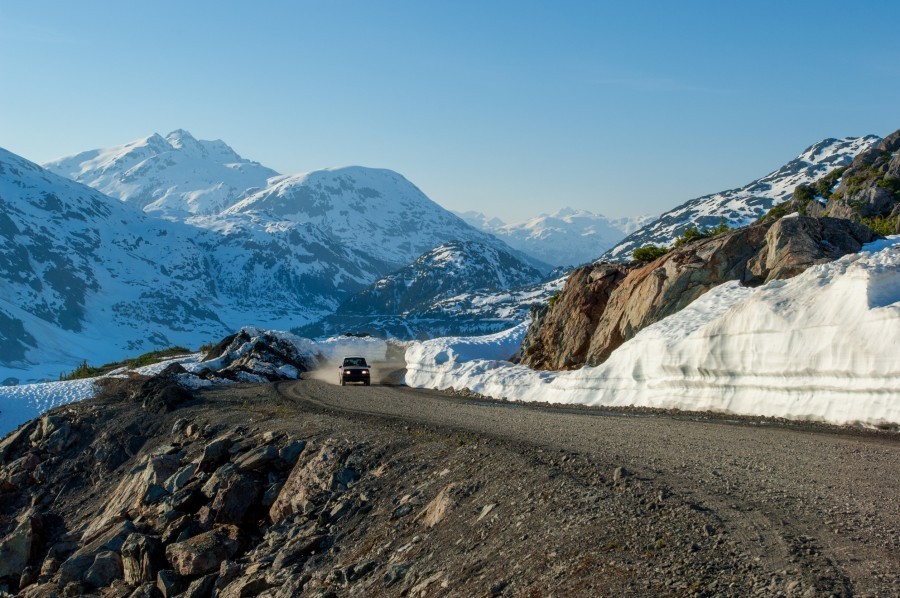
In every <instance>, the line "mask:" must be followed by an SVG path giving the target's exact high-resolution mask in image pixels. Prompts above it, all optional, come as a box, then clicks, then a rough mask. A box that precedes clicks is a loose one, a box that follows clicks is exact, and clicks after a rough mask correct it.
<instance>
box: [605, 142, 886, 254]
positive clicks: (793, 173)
mask: <svg viewBox="0 0 900 598" xmlns="http://www.w3.org/2000/svg"><path fill="white" fill-rule="evenodd" d="M879 141H881V138H880V137H878V136H877V135H866V136H865V137H846V138H844V139H825V140H824V141H820V142H819V143H816V144H815V145H812V146H810V147H808V148H807V149H806V150H804V151H803V153H801V154H800V155H799V156H797V157H796V158H794V159H793V160H791V161H790V162H788V163H787V164H785V165H784V166H782V167H781V168H779V169H778V170H776V171H774V172H771V173H769V174H767V175H766V176H764V177H762V178H760V179H757V180H755V181H753V182H751V183H748V184H746V185H744V186H743V187H739V188H737V189H730V190H728V191H722V192H720V193H713V194H711V195H704V196H703V197H698V198H696V199H692V200H690V201H687V202H685V203H683V204H681V205H679V206H678V207H676V208H673V209H671V210H669V211H668V212H665V213H664V214H662V215H661V216H660V217H659V218H657V219H655V220H653V221H651V222H649V223H647V224H646V225H644V226H642V227H640V228H638V229H637V230H635V231H634V232H632V233H631V234H629V235H628V236H627V237H625V239H623V240H622V241H621V242H619V243H617V244H616V246H615V247H612V248H611V249H609V250H608V251H606V252H604V253H603V254H602V255H600V256H599V260H598V261H608V262H621V261H628V260H630V259H631V253H632V252H633V251H634V250H635V249H637V248H639V247H643V246H644V245H663V246H668V245H671V244H672V242H674V240H675V238H676V237H678V236H679V235H680V234H681V233H683V232H684V230H685V229H686V228H687V227H688V226H690V225H695V226H698V227H701V228H702V227H706V226H716V225H717V224H719V221H720V220H721V219H724V220H725V221H726V222H727V223H728V224H729V225H730V226H732V227H735V226H745V225H747V224H750V223H751V222H753V221H755V220H756V219H758V218H759V217H760V216H762V215H763V214H765V213H766V212H768V211H769V210H770V209H771V208H772V206H775V205H778V204H780V203H783V202H785V201H787V200H788V199H790V197H791V193H793V191H794V188H795V187H797V185H801V184H808V183H812V182H814V181H817V180H818V179H820V178H822V177H823V176H825V175H826V174H828V173H829V172H831V171H832V170H834V169H835V168H838V167H840V166H847V165H848V164H850V162H852V161H853V158H854V157H855V156H856V155H857V154H859V153H861V152H863V151H865V150H867V149H869V148H870V147H872V146H874V145H875V144H877V143H878V142H879Z"/></svg>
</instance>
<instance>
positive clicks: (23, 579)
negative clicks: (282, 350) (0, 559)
mask: <svg viewBox="0 0 900 598" xmlns="http://www.w3.org/2000/svg"><path fill="white" fill-rule="evenodd" d="M38 577H40V571H39V570H38V568H37V567H32V566H29V567H25V568H24V569H22V575H20V576H19V590H22V589H24V588H27V587H28V586H30V585H32V584H33V583H35V582H36V581H37V580H38Z"/></svg>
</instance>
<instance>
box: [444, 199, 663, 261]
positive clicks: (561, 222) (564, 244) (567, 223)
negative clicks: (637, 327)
mask: <svg viewBox="0 0 900 598" xmlns="http://www.w3.org/2000/svg"><path fill="white" fill-rule="evenodd" d="M457 215H458V216H459V217H461V218H462V219H463V220H465V221H466V222H468V223H469V224H471V225H472V226H474V227H476V228H479V229H481V230H483V231H485V232H489V233H491V234H492V235H494V236H496V237H498V238H499V239H502V240H503V241H505V242H506V243H507V244H508V245H509V246H510V247H514V248H515V249H518V250H519V251H522V252H523V253H526V254H528V255H530V256H532V257H535V258H537V259H540V260H543V261H545V262H547V263H550V264H553V265H554V266H573V265H578V264H583V263H586V262H589V261H591V260H593V259H595V258H596V257H597V256H598V255H599V254H600V253H602V252H604V251H606V250H607V249H609V248H611V247H612V246H613V245H615V244H616V243H618V242H619V241H621V240H622V239H623V238H624V237H625V235H627V234H629V233H630V232H632V231H634V230H636V229H637V228H638V227H640V226H641V225H643V224H645V223H646V222H647V221H649V220H651V217H649V216H643V217H637V218H615V219H611V218H607V217H606V216H603V215H600V214H594V213H592V212H588V211H586V210H573V209H571V208H563V209H561V210H559V211H557V212H555V213H553V214H541V215H540V216H536V217H534V218H531V219H529V220H526V221H525V222H520V223H517V224H506V223H504V222H503V221H502V220H500V219H499V218H488V217H486V216H485V215H484V214H481V213H480V212H463V213H459V214H457Z"/></svg>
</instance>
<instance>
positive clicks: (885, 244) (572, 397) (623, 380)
mask: <svg viewBox="0 0 900 598" xmlns="http://www.w3.org/2000/svg"><path fill="white" fill-rule="evenodd" d="M863 249H864V250H863V251H862V252H860V253H857V254H850V255H847V256H844V257H843V258H841V259H839V260H837V261H835V262H830V263H826V264H820V265H817V266H813V267H812V268H810V269H808V270H806V271H805V272H804V273H802V274H800V275H798V276H797V277H795V278H792V279H790V280H786V281H780V280H779V281H773V282H770V283H768V284H765V285H763V286H760V287H755V288H749V287H743V286H741V285H740V283H738V282H728V283H725V284H723V285H721V286H719V287H716V288H715V289H713V290H711V291H710V292H708V293H706V294H705V295H703V296H702V297H700V298H699V299H697V300H696V301H694V302H693V303H692V304H690V305H689V306H688V307H687V308H685V309H684V310H682V311H680V312H678V313H676V314H674V315H671V316H669V317H667V318H665V319H663V320H661V321H659V322H657V323H655V324H653V325H651V326H649V327H647V328H645V329H644V330H642V331H641V332H639V333H638V334H637V335H636V336H635V337H634V338H632V339H631V340H629V341H627V342H626V343H624V344H623V345H622V346H621V347H619V348H618V349H616V350H615V351H614V352H613V353H612V355H611V356H610V358H609V360H607V361H606V362H604V363H603V364H601V365H599V366H597V367H589V366H587V367H583V368H581V369H578V370H572V371H562V372H553V371H537V370H532V369H529V368H527V367H525V366H517V365H513V364H511V363H505V362H502V361H498V359H509V358H510V356H511V351H510V349H511V348H513V347H516V346H518V344H519V343H520V342H521V339H522V337H524V334H525V327H524V326H519V327H517V328H513V329H511V330H509V331H508V332H507V333H502V334H498V335H495V336H493V337H488V338H485V337H482V338H474V339H473V338H442V339H435V340H432V341H428V342H424V343H415V344H413V345H412V346H411V347H410V348H409V349H407V353H406V360H407V372H408V373H407V376H406V381H407V383H408V384H409V385H410V386H417V387H423V388H435V387H437V388H448V387H454V388H469V389H471V390H473V391H475V392H478V393H482V394H486V395H490V396H493V397H506V398H509V399H512V400H522V401H543V402H551V403H572V404H586V405H618V406H625V405H634V406H643V407H654V408H662V409H672V408H675V409H685V410H691V411H706V410H712V411H718V412H726V413H737V414H742V415H762V416H769V417H785V418H790V419H802V420H814V421H825V422H830V423H835V424H862V425H867V426H884V425H888V426H897V425H900V390H898V389H900V362H898V360H897V359H896V355H897V354H898V353H900V236H898V237H894V238H892V239H889V240H883V241H876V242H875V243H872V244H870V245H868V246H865V247H864V248H863Z"/></svg>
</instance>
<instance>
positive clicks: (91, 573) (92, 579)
mask: <svg viewBox="0 0 900 598" xmlns="http://www.w3.org/2000/svg"><path fill="white" fill-rule="evenodd" d="M122 577H123V569H122V557H120V556H119V555H118V554H117V553H115V552H113V551H111V550H107V551H104V552H101V553H99V554H97V556H96V557H95V558H94V562H93V564H91V566H90V567H89V568H88V570H87V571H86V572H85V574H84V582H85V583H87V584H88V585H91V586H93V587H95V588H102V587H105V586H108V585H110V584H111V583H112V582H113V581H115V580H117V579H122Z"/></svg>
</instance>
